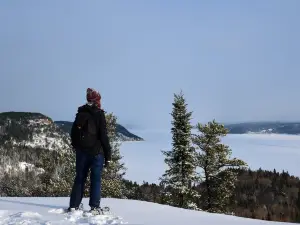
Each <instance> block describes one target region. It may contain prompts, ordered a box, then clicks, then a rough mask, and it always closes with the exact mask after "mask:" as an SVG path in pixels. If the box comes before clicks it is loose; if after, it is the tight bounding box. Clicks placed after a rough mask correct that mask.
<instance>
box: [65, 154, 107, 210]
mask: <svg viewBox="0 0 300 225" xmlns="http://www.w3.org/2000/svg"><path fill="white" fill-rule="evenodd" d="M103 164H104V157H103V155H101V154H99V155H97V156H92V155H90V154H88V153H86V152H84V151H82V150H79V149H78V150H76V177H75V180H74V185H73V188H72V193H71V198H70V207H71V208H76V207H79V205H80V203H81V201H82V198H83V192H84V184H85V182H86V179H87V175H88V171H89V169H91V176H90V180H91V187H90V202H89V205H90V207H99V206H100V199H101V175H102V170H103Z"/></svg>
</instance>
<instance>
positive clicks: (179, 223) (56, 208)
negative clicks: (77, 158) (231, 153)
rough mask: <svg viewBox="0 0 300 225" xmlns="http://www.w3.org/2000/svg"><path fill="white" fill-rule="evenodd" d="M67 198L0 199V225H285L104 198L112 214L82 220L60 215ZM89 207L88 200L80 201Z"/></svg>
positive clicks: (103, 202) (73, 216) (76, 215)
mask: <svg viewBox="0 0 300 225" xmlns="http://www.w3.org/2000/svg"><path fill="white" fill-rule="evenodd" d="M68 202H69V198H0V225H4V224H6V225H12V224H23V225H24V224H25V225H29V224H31V225H42V224H43V225H54V224H55V225H59V224H60V225H62V224H63V225H68V224H85V225H87V224H93V225H96V224H102V225H103V224H128V225H130V224H131V225H133V224H134V225H138V224H144V225H199V224H210V225H237V224H239V225H258V224H270V225H272V224H282V225H284V224H288V223H276V222H268V221H261V220H253V219H246V218H240V217H235V216H228V215H220V214H210V213H206V212H198V211H192V210H185V209H180V208H174V207H170V206H166V205H160V204H155V203H149V202H142V201H135V200H124V199H123V200H121V199H103V200H102V205H103V206H104V205H107V206H109V207H110V208H111V211H112V215H105V216H95V217H82V216H81V213H80V212H75V213H72V214H70V215H67V214H63V213H62V212H63V208H66V207H67V205H68ZM83 203H84V206H85V208H87V209H89V207H88V199H84V201H83Z"/></svg>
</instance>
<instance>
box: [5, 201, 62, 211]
mask: <svg viewBox="0 0 300 225" xmlns="http://www.w3.org/2000/svg"><path fill="white" fill-rule="evenodd" d="M1 202H9V203H16V204H21V205H32V206H39V207H45V208H52V209H61V208H63V206H54V205H47V204H39V203H32V202H22V201H12V200H7V199H0V205H1Z"/></svg>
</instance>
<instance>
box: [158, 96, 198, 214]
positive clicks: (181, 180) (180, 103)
mask: <svg viewBox="0 0 300 225" xmlns="http://www.w3.org/2000/svg"><path fill="white" fill-rule="evenodd" d="M171 115H172V117H173V121H172V125H173V127H172V129H171V132H172V134H173V142H172V145H173V148H172V150H171V151H162V153H163V154H164V155H165V163H166V164H167V165H168V167H169V168H168V169H167V170H166V171H165V174H163V176H162V177H161V178H160V180H161V185H163V186H164V190H165V191H164V193H162V195H163V196H162V199H163V202H165V203H167V204H169V205H172V206H176V207H181V208H190V209H197V205H196V201H197V199H198V198H199V196H198V194H197V192H196V191H194V190H193V188H192V184H193V183H195V182H196V181H197V178H198V176H197V174H196V168H195V159H196V158H195V149H194V148H192V146H191V129H192V126H191V124H190V120H191V116H192V113H191V112H188V111H187V104H186V101H185V98H184V96H183V94H182V92H181V93H180V94H179V95H177V94H175V95H174V102H173V111H172V113H171Z"/></svg>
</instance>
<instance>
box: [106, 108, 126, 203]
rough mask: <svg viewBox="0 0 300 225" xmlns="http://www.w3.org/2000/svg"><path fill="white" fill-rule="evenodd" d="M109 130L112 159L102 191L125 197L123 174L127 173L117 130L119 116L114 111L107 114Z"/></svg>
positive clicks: (113, 196) (107, 194)
mask: <svg viewBox="0 0 300 225" xmlns="http://www.w3.org/2000/svg"><path fill="white" fill-rule="evenodd" d="M106 120H107V131H108V136H109V140H110V144H111V148H112V161H111V163H110V165H109V167H108V168H107V170H105V171H104V173H103V180H102V193H103V196H106V197H112V198H123V197H124V193H125V184H124V182H123V176H124V175H125V171H126V168H125V165H124V163H122V162H121V159H122V158H123V157H122V156H121V154H120V140H119V139H118V136H117V132H116V125H117V117H116V116H114V115H113V114H112V113H110V114H107V115H106Z"/></svg>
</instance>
